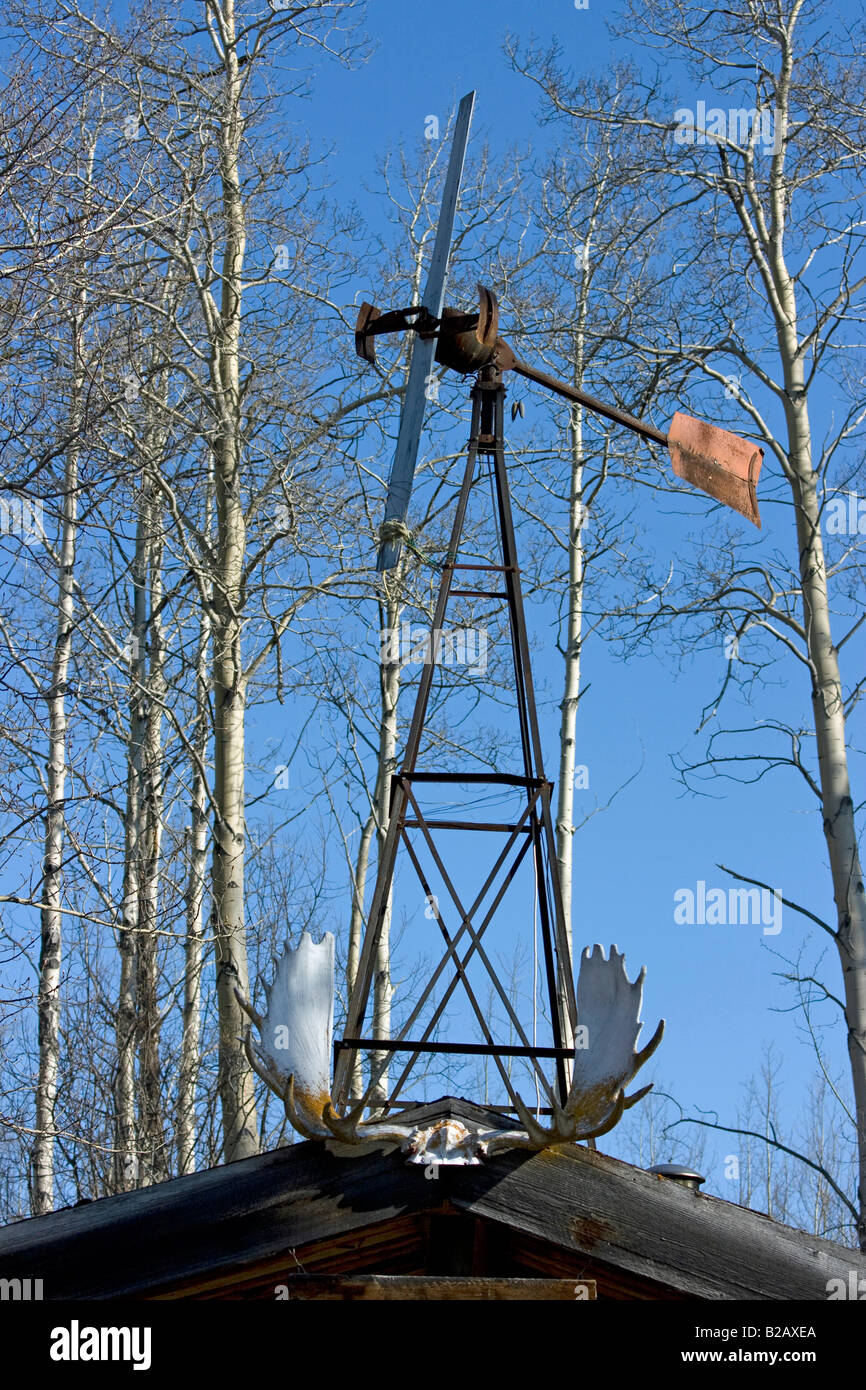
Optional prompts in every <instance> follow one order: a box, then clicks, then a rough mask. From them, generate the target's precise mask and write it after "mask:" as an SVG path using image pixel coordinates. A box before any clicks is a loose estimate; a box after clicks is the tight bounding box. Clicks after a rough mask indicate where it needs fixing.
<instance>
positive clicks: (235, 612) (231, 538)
mask: <svg viewBox="0 0 866 1390" xmlns="http://www.w3.org/2000/svg"><path fill="white" fill-rule="evenodd" d="M222 27H223V29H224V32H225V34H226V36H227V39H228V42H227V43H226V45H225V56H224V72H225V80H224V83H223V89H222V112H221V120H220V133H219V149H220V180H221V184H222V191H223V210H224V215H225V248H224V253H223V264H222V299H221V303H220V313H219V322H218V325H217V329H216V342H215V344H214V347H215V354H214V364H213V370H214V373H215V381H214V387H215V389H214V398H215V404H216V405H217V408H218V410H219V417H220V418H219V422H218V431H217V437H216V439H215V442H214V484H215V492H216V513H217V573H216V575H215V581H214V615H215V617H214V631H213V644H214V650H213V687H214V688H213V694H214V714H215V728H214V800H215V803H216V814H215V823H214V853H213V871H212V890H213V912H212V927H213V932H214V939H215V956H216V972H217V1005H218V1011H219V1092H220V1101H221V1106H222V1116H223V1148H224V1154H225V1159H226V1162H228V1163H230V1162H232V1161H233V1160H234V1159H239V1158H248V1157H249V1156H250V1155H252V1154H255V1153H258V1149H259V1136H258V1122H257V1118H256V1100H255V1091H254V1088H253V1074H252V1071H251V1070H250V1067H249V1064H248V1062H247V1059H246V1057H245V1055H244V1051H243V1045H242V1042H241V1039H242V1035H243V1032H244V1028H245V1026H246V1020H245V1018H244V1016H243V1013H242V1010H241V1008H240V1005H239V1004H238V1002H237V998H236V997H235V990H236V989H237V990H238V991H239V992H240V993H241V994H242V995H244V996H245V997H247V998H248V997H249V992H250V989H249V975H248V967H247V947H246V923H245V917H244V844H245V824H244V789H245V779H244V731H245V696H246V690H245V683H244V678H243V664H242V649H241V616H240V615H241V610H242V607H243V602H242V592H241V590H242V580H243V564H244V551H245V542H246V528H245V524H244V512H243V498H242V496H241V446H240V423H241V422H240V392H239V351H240V330H241V290H242V274H243V266H244V252H245V248H246V227H245V221H244V207H243V195H242V192H241V174H240V148H241V139H242V133H243V119H242V116H241V80H240V70H239V66H238V56H237V51H236V48H235V46H234V43H235V10H234V0H224V4H223V9H222Z"/></svg>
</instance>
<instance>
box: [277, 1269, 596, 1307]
mask: <svg viewBox="0 0 866 1390" xmlns="http://www.w3.org/2000/svg"><path fill="white" fill-rule="evenodd" d="M276 1296H277V1300H278V1301H280V1300H287V1299H288V1300H292V1299H300V1298H303V1299H329V1300H331V1301H338V1300H340V1301H343V1302H350V1301H351V1302H355V1301H362V1302H367V1301H371V1300H381V1299H394V1298H397V1299H424V1300H425V1301H426V1300H428V1299H442V1300H448V1301H449V1302H453V1301H455V1300H461V1301H466V1300H475V1301H477V1300H488V1299H508V1300H511V1301H517V1300H520V1301H526V1300H532V1301H539V1300H548V1299H552V1300H556V1301H557V1302H561V1303H575V1302H577V1303H585V1302H589V1301H591V1300H594V1299H595V1296H596V1286H595V1280H594V1279H581V1280H575V1279H490V1278H479V1277H474V1278H473V1277H466V1276H462V1277H456V1276H453V1275H422V1274H354V1275H330V1274H293V1275H292V1276H291V1277H290V1278H289V1279H288V1280H287V1281H286V1283H285V1284H280V1285H278V1286H277V1293H276Z"/></svg>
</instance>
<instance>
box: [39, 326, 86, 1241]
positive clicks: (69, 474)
mask: <svg viewBox="0 0 866 1390" xmlns="http://www.w3.org/2000/svg"><path fill="white" fill-rule="evenodd" d="M81 347H82V345H81V320H80V318H79V317H76V318H74V319H73V322H72V363H73V365H72V406H71V411H70V437H71V439H72V441H73V442H72V443H71V444H70V445H69V447H68V448H67V451H66V466H65V470H64V477H63V521H62V535H61V542H60V573H59V575H58V586H57V587H58V595H57V627H56V630H55V638H54V652H53V655H52V662H51V684H50V687H49V691H48V696H47V700H46V704H47V707H48V761H47V763H46V772H47V775H48V806H47V810H46V813H45V841H44V846H45V849H44V859H43V869H42V910H41V923H40V926H41V945H40V954H39V996H38V1004H37V1009H38V1037H39V1070H38V1075H37V1081H36V1124H35V1129H36V1135H35V1138H34V1141H33V1149H32V1156H31V1158H32V1183H33V1195H32V1210H33V1214H34V1216H39V1215H41V1214H42V1213H44V1212H48V1211H51V1210H52V1208H53V1206H54V1112H55V1106H56V1102H57V1075H58V1070H59V1065H60V963H61V951H62V922H63V919H62V913H61V907H60V897H61V889H62V871H63V847H64V842H65V830H66V807H65V800H64V799H65V794H66V765H67V750H66V681H67V677H68V672H69V658H70V653H71V649H72V632H73V626H74V611H75V603H74V574H75V543H76V535H77V523H78V500H77V492H78V442H77V441H78V432H79V427H80V418H81V392H82V387H83V374H82V365H81Z"/></svg>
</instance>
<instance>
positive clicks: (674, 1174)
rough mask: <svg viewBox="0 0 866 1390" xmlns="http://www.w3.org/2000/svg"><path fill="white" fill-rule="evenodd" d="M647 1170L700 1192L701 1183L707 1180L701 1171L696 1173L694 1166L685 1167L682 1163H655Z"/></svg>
mask: <svg viewBox="0 0 866 1390" xmlns="http://www.w3.org/2000/svg"><path fill="white" fill-rule="evenodd" d="M647 1172H648V1173H656V1174H657V1175H658V1176H659V1177H660V1178H670V1179H671V1180H672V1181H673V1182H676V1183H680V1185H681V1186H682V1187H690V1188H691V1189H692V1191H693V1192H700V1190H701V1183H702V1182H706V1178H704V1177H701V1175H700V1173H696V1172H695V1171H694V1169H693V1168H684V1167H683V1166H682V1164H680V1163H654V1164H653V1166H652V1167H651V1168H647Z"/></svg>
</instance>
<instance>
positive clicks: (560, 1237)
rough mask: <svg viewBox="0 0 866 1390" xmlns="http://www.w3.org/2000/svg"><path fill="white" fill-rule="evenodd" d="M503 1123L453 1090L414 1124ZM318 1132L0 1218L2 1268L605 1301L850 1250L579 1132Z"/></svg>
mask: <svg viewBox="0 0 866 1390" xmlns="http://www.w3.org/2000/svg"><path fill="white" fill-rule="evenodd" d="M444 1118H453V1119H460V1120H463V1121H464V1122H468V1123H473V1122H474V1123H476V1124H477V1123H479V1122H481V1123H482V1124H484V1125H485V1126H486V1127H491V1126H492V1125H493V1126H495V1125H497V1124H502V1125H503V1126H506V1125H507V1124H508V1121H507V1120H506V1119H505V1118H504V1117H502V1116H497V1115H493V1114H491V1113H490V1112H487V1111H481V1110H479V1109H478V1107H476V1106H473V1105H471V1104H469V1103H468V1102H466V1101H461V1100H455V1099H453V1098H450V1097H446V1098H444V1099H442V1100H440V1101H437V1102H434V1103H432V1104H430V1105H427V1106H423V1107H419V1108H418V1109H417V1110H415V1111H413V1112H412V1120H413V1122H415V1121H417V1122H419V1123H421V1122H424V1123H426V1124H429V1123H431V1122H432V1121H433V1120H435V1119H444ZM345 1154H346V1150H345V1149H344V1148H341V1149H339V1150H338V1151H335V1150H333V1149H331V1148H329V1146H326V1145H324V1144H322V1143H318V1142H308V1143H299V1144H295V1145H291V1146H289V1147H287V1148H280V1149H275V1150H273V1151H271V1152H269V1153H264V1154H260V1155H258V1156H256V1157H255V1158H249V1159H244V1160H241V1161H239V1162H237V1163H232V1164H227V1165H224V1166H221V1167H218V1168H211V1169H208V1170H206V1171H204V1172H200V1173H194V1174H192V1175H190V1176H189V1177H184V1178H175V1179H172V1180H171V1181H169V1182H164V1183H160V1184H158V1185H156V1186H153V1187H149V1188H144V1189H141V1190H138V1191H135V1192H128V1193H123V1194H121V1195H118V1196H115V1197H105V1198H102V1199H100V1200H98V1201H94V1202H87V1203H83V1204H79V1205H78V1206H75V1207H71V1208H67V1209H65V1210H62V1211H58V1212H53V1213H51V1214H49V1215H47V1216H40V1217H32V1218H30V1219H27V1220H24V1221H19V1222H16V1223H14V1224H12V1225H10V1226H7V1227H5V1228H3V1229H2V1230H0V1276H2V1277H4V1278H41V1279H42V1280H43V1288H44V1297H45V1298H46V1299H110V1298H120V1297H133V1298H173V1297H217V1298H219V1297H239V1296H240V1297H252V1298H273V1297H274V1289H275V1286H276V1285H278V1284H281V1283H283V1282H285V1280H286V1279H288V1278H290V1277H291V1276H292V1275H293V1274H295V1273H299V1272H302V1271H303V1272H305V1273H307V1274H318V1273H322V1274H340V1273H343V1274H351V1273H362V1272H365V1273H405V1274H413V1273H414V1274H428V1273H434V1274H455V1273H460V1274H467V1275H468V1274H487V1275H492V1276H512V1277H517V1276H523V1277H527V1276H528V1277H533V1276H534V1277H538V1276H539V1275H540V1276H546V1277H556V1278H564V1277H568V1278H570V1277H574V1278H585V1279H595V1280H596V1281H597V1287H598V1296H599V1297H600V1298H602V1297H613V1298H673V1299H677V1298H687V1299H688V1298H692V1299H711V1300H717V1299H782V1300H789V1299H811V1300H824V1299H826V1298H827V1283H828V1280H830V1279H831V1278H841V1279H843V1280H846V1281H847V1279H848V1276H849V1272H850V1271H851V1270H852V1269H853V1270H856V1271H857V1273H858V1277H860V1278H863V1277H866V1257H864V1256H863V1255H861V1254H859V1253H858V1252H857V1251H854V1250H851V1249H848V1248H846V1247H844V1246H840V1245H836V1244H834V1243H833V1242H831V1241H827V1240H822V1239H820V1238H819V1237H817V1236H812V1235H808V1234H807V1233H805V1232H803V1231H798V1230H795V1229H793V1228H791V1227H788V1226H783V1225H780V1224H779V1223H778V1222H775V1221H772V1220H770V1219H769V1218H768V1217H766V1216H762V1215H760V1214H759V1213H756V1212H753V1211H749V1210H748V1209H746V1208H744V1207H739V1206H736V1205H734V1204H733V1203H730V1202H725V1201H722V1200H720V1199H719V1198H716V1197H711V1196H709V1195H706V1194H702V1193H699V1192H696V1191H693V1190H691V1189H688V1188H684V1187H682V1186H681V1185H680V1184H678V1183H675V1182H672V1181H670V1180H669V1179H666V1178H663V1177H659V1176H656V1175H655V1174H651V1173H647V1172H645V1171H643V1170H642V1169H640V1168H635V1167H633V1166H632V1165H631V1164H628V1163H624V1162H622V1161H620V1160H618V1159H614V1158H611V1157H609V1156H608V1155H606V1154H603V1153H599V1152H595V1151H592V1150H590V1149H588V1148H585V1147H581V1146H578V1145H574V1144H567V1145H560V1146H558V1147H556V1148H552V1149H548V1150H545V1151H543V1152H541V1153H528V1152H526V1151H521V1150H511V1151H508V1152H506V1153H503V1154H501V1155H498V1156H496V1157H494V1158H493V1159H490V1160H488V1161H487V1162H485V1163H483V1164H481V1165H479V1166H466V1167H456V1166H445V1167H440V1168H438V1170H436V1171H437V1173H438V1176H437V1177H435V1178H433V1177H432V1176H425V1169H424V1167H422V1166H420V1165H417V1164H415V1165H413V1164H409V1163H407V1162H406V1159H405V1157H404V1155H402V1154H401V1153H400V1152H399V1150H397V1149H395V1148H393V1147H391V1148H383V1147H381V1146H380V1147H376V1148H372V1147H369V1148H367V1149H366V1150H365V1151H363V1152H361V1153H360V1154H359V1155H357V1156H352V1157H347V1156H345Z"/></svg>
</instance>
